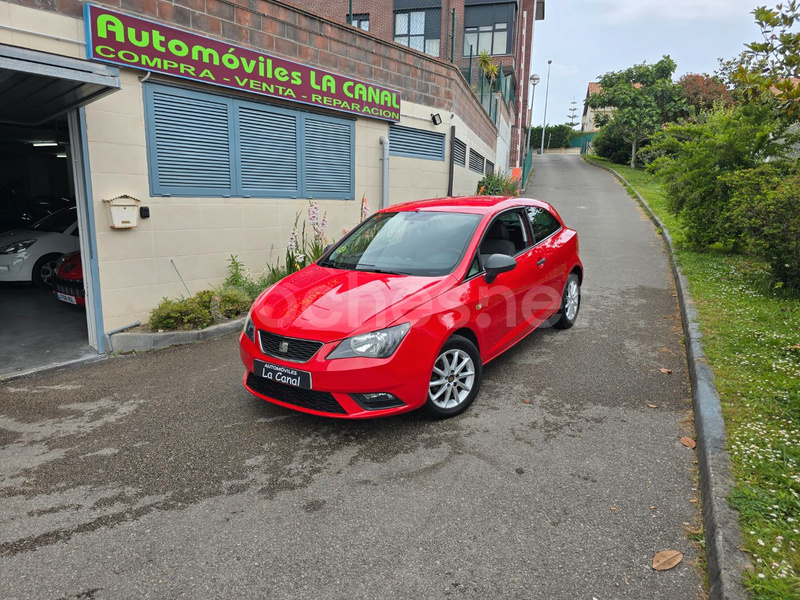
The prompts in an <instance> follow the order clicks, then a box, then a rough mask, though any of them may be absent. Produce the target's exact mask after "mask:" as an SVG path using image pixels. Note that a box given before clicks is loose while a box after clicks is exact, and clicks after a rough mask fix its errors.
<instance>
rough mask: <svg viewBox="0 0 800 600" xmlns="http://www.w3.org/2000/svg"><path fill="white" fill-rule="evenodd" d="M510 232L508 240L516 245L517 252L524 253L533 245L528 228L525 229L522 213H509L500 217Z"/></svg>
mask: <svg viewBox="0 0 800 600" xmlns="http://www.w3.org/2000/svg"><path fill="white" fill-rule="evenodd" d="M498 221H501V222H502V223H503V224H504V225H505V226H506V230H508V239H510V240H511V242H512V243H513V244H514V250H515V253H516V252H522V251H523V250H525V248H527V247H528V246H530V245H531V243H530V240H529V239H528V228H527V227H525V221H524V217H523V216H522V213H521V212H520V211H516V210H513V211H509V212H506V213H503V214H502V215H500V216H499V217H498Z"/></svg>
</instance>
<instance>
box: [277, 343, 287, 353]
mask: <svg viewBox="0 0 800 600" xmlns="http://www.w3.org/2000/svg"><path fill="white" fill-rule="evenodd" d="M278 350H280V351H281V352H283V353H284V354H286V353H287V352H288V351H289V342H281V343H280V345H279V346H278Z"/></svg>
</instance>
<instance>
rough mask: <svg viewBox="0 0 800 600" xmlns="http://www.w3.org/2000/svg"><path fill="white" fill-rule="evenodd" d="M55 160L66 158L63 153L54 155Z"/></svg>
mask: <svg viewBox="0 0 800 600" xmlns="http://www.w3.org/2000/svg"><path fill="white" fill-rule="evenodd" d="M56 158H67V155H66V154H65V153H64V152H61V153H59V154H56Z"/></svg>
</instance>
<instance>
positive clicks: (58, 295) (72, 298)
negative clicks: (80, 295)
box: [56, 292, 78, 304]
mask: <svg viewBox="0 0 800 600" xmlns="http://www.w3.org/2000/svg"><path fill="white" fill-rule="evenodd" d="M56 298H58V299H59V300H61V301H62V302H69V303H70V304H78V303H77V301H76V300H75V296H70V295H69V294H62V293H61V292H56Z"/></svg>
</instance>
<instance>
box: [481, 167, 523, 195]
mask: <svg viewBox="0 0 800 600" xmlns="http://www.w3.org/2000/svg"><path fill="white" fill-rule="evenodd" d="M477 194H478V195H479V196H519V180H518V179H514V178H513V177H512V176H511V175H510V174H508V173H503V172H502V171H497V172H495V173H489V174H487V175H485V176H484V177H483V179H481V180H480V181H479V182H478V190H477Z"/></svg>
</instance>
